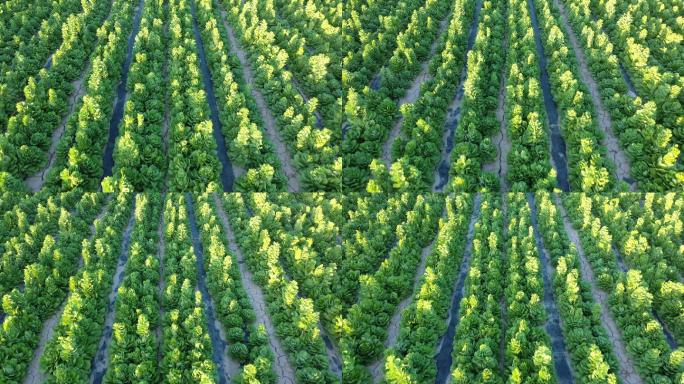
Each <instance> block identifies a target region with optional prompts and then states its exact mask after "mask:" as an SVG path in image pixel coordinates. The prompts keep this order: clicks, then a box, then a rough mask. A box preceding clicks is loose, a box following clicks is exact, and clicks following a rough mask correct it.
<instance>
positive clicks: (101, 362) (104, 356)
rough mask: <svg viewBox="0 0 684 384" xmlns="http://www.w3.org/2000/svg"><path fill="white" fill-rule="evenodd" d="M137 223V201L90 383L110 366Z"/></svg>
mask: <svg viewBox="0 0 684 384" xmlns="http://www.w3.org/2000/svg"><path fill="white" fill-rule="evenodd" d="M134 224H135V203H134V204H133V212H131V217H130V218H129V219H128V224H127V225H126V229H125V230H124V233H123V240H122V242H121V250H120V255H119V260H118V262H117V265H116V272H115V273H114V276H113V281H112V288H111V291H110V292H109V297H108V304H107V316H106V317H105V323H104V328H103V329H102V336H101V337H100V342H99V344H98V347H97V353H96V354H95V357H94V358H93V364H92V368H91V372H90V383H91V384H100V383H102V380H103V379H104V375H105V373H106V372H107V368H108V367H109V346H110V344H111V343H112V331H113V325H114V315H115V312H116V299H117V296H118V295H119V287H120V286H121V283H122V282H123V278H124V273H125V271H126V263H127V262H128V253H129V251H130V245H131V234H132V233H133V227H134Z"/></svg>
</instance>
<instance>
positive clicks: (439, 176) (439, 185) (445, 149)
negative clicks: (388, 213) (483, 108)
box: [432, 0, 482, 192]
mask: <svg viewBox="0 0 684 384" xmlns="http://www.w3.org/2000/svg"><path fill="white" fill-rule="evenodd" d="M481 10H482V0H477V4H476V5H475V12H473V21H472V24H471V25H470V32H469V35H468V45H467V46H466V51H465V57H466V60H465V62H464V64H463V70H462V71H461V77H460V80H459V84H458V89H457V90H456V97H454V100H453V101H452V102H451V105H449V109H448V111H447V116H446V123H445V124H444V128H445V129H444V135H443V137H442V159H441V160H440V162H439V165H438V166H437V169H436V170H435V184H434V186H433V188H432V190H433V192H442V191H443V190H444V186H446V184H447V182H448V181H449V168H451V151H452V150H453V149H454V135H455V133H456V127H457V126H458V123H459V121H460V120H461V105H462V103H463V95H464V87H465V81H466V77H467V75H468V54H469V53H470V51H472V50H473V45H475V37H477V31H478V28H479V26H480V25H479V24H480V23H479V19H480V11H481Z"/></svg>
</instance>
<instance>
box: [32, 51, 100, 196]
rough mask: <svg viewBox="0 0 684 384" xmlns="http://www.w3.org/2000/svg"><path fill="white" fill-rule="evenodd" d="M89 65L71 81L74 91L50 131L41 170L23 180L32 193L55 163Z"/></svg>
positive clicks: (82, 88)
mask: <svg viewBox="0 0 684 384" xmlns="http://www.w3.org/2000/svg"><path fill="white" fill-rule="evenodd" d="M90 67H91V63H89V64H88V65H87V66H86V69H85V70H84V71H83V73H82V74H81V77H79V78H78V79H76V80H74V81H72V82H71V85H72V86H73V87H74V91H73V92H72V93H71V95H70V96H69V99H68V100H67V104H68V106H67V113H66V115H64V117H63V118H62V122H61V123H60V124H59V127H57V129H56V130H55V131H53V132H52V137H51V139H50V140H51V142H50V148H49V149H48V152H47V157H48V162H47V164H46V165H45V167H43V168H42V169H41V170H39V171H38V172H36V173H34V174H33V175H31V176H29V177H28V178H27V179H26V181H25V183H26V186H27V187H28V188H29V190H30V191H31V192H33V193H35V192H38V191H39V190H40V189H41V188H42V187H43V184H44V183H45V176H46V175H47V174H48V173H49V172H50V170H51V169H52V167H53V166H54V165H55V161H57V147H58V146H59V142H60V141H61V140H62V137H63V136H64V131H65V130H66V125H67V122H68V121H69V117H70V116H71V115H72V114H73V113H74V110H75V109H76V105H77V103H76V101H77V100H80V99H81V98H82V97H83V95H84V94H85V91H86V87H85V81H86V76H88V74H89V73H90Z"/></svg>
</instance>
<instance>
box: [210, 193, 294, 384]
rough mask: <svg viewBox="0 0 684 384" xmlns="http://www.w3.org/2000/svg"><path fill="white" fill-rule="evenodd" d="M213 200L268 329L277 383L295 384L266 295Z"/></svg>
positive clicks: (259, 317) (244, 281) (219, 204)
mask: <svg viewBox="0 0 684 384" xmlns="http://www.w3.org/2000/svg"><path fill="white" fill-rule="evenodd" d="M213 198H214V203H215V205H216V211H217V213H218V216H219V218H220V219H221V223H222V225H223V229H224V231H225V233H226V237H227V240H228V246H229V248H230V250H231V252H233V254H235V256H236V257H237V259H238V268H239V270H240V276H241V277H242V284H243V286H244V288H245V291H246V292H247V296H248V297H249V301H250V302H251V303H252V306H253V307H254V313H255V314H256V320H257V322H259V323H261V324H263V325H264V327H265V328H266V332H267V333H268V335H269V338H268V340H269V343H270V345H271V349H272V351H273V353H274V354H275V366H274V367H273V368H274V370H275V372H276V374H277V376H278V379H277V383H278V384H295V383H296V380H295V377H296V376H295V371H294V369H293V368H292V365H291V364H290V361H289V360H288V358H287V354H286V353H285V349H284V348H283V346H282V344H281V343H280V339H279V338H278V334H277V333H276V330H275V327H274V326H273V322H272V321H271V317H270V316H269V315H268V312H267V308H268V306H267V305H266V300H265V299H264V294H263V292H262V291H261V288H260V287H259V286H258V285H257V284H256V283H255V282H254V279H253V278H252V273H251V272H250V271H249V269H248V268H247V267H246V266H245V256H244V255H243V254H242V250H241V249H240V247H239V246H238V245H237V240H236V239H235V233H234V232H233V228H232V227H231V225H230V222H229V221H228V217H227V216H226V211H225V209H224V208H223V203H222V202H221V199H220V198H219V197H218V195H217V194H213Z"/></svg>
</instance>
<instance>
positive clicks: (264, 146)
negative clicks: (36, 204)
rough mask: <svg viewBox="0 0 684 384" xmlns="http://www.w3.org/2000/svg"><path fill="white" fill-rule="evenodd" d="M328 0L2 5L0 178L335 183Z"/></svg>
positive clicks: (319, 187) (74, 183) (336, 97)
mask: <svg viewBox="0 0 684 384" xmlns="http://www.w3.org/2000/svg"><path fill="white" fill-rule="evenodd" d="M342 18H343V9H342V2H341V1H319V0H312V1H307V2H304V1H303V0H244V1H243V0H90V1H80V0H10V1H5V2H3V3H2V4H1V5H0V39H1V40H0V41H1V42H0V44H1V45H0V188H2V190H3V191H24V190H30V191H33V192H35V191H38V190H43V189H46V190H50V191H53V192H55V193H59V192H68V191H72V190H76V189H80V190H84V191H98V190H102V191H105V192H111V191H116V190H130V191H157V192H159V191H166V190H168V191H176V192H186V191H206V190H210V191H263V192H275V191H339V190H340V189H341V172H342V168H341V167H342V162H341V157H339V145H340V141H341V131H340V129H339V127H340V124H341V123H340V120H341V117H342V116H341V106H342V87H341V84H340V81H339V79H340V78H341V57H340V52H341V48H340V47H341V45H342V43H343V39H342V34H341V32H340V31H341V27H342Z"/></svg>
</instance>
